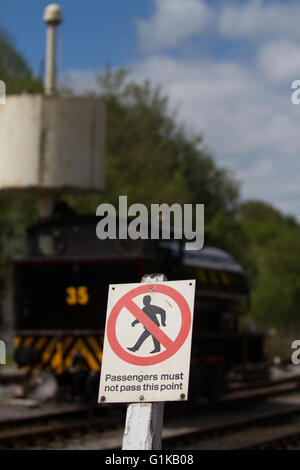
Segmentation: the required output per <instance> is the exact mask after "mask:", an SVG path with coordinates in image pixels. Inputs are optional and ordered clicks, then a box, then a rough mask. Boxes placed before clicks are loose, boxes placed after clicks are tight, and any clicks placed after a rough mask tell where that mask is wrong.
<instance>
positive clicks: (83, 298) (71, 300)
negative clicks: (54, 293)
mask: <svg viewBox="0 0 300 470" xmlns="http://www.w3.org/2000/svg"><path fill="white" fill-rule="evenodd" d="M66 294H67V296H66V302H67V304H68V305H77V304H80V305H86V304H88V303H89V300H90V298H89V291H88V288H87V287H86V286H79V287H73V286H69V287H67V288H66Z"/></svg>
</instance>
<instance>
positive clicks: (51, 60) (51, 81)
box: [44, 3, 62, 96]
mask: <svg viewBox="0 0 300 470" xmlns="http://www.w3.org/2000/svg"><path fill="white" fill-rule="evenodd" d="M44 21H45V23H46V24H47V45H46V73H45V95H46V96H50V95H52V94H53V93H54V91H55V81H56V70H55V49H56V27H57V25H58V24H59V23H61V22H62V14H61V8H60V6H59V5H56V4H55V3H53V4H51V5H48V6H47V7H46V8H45V12H44Z"/></svg>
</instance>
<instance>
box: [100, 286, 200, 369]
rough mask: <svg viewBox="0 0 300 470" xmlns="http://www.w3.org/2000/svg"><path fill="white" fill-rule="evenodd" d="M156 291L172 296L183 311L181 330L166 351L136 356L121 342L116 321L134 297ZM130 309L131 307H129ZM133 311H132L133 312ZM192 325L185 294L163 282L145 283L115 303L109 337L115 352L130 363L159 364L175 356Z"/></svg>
mask: <svg viewBox="0 0 300 470" xmlns="http://www.w3.org/2000/svg"><path fill="white" fill-rule="evenodd" d="M154 292H159V293H161V294H165V295H167V296H169V297H171V299H172V300H174V301H175V302H176V303H177V305H178V307H179V310H180V313H181V320H182V321H181V328H180V331H179V333H178V335H177V337H176V339H175V340H174V341H172V342H171V341H170V343H171V346H170V347H168V348H167V349H166V350H165V351H163V352H161V353H160V354H157V355H155V356H151V357H141V356H134V355H133V354H130V353H129V352H127V351H126V350H125V349H124V348H123V347H122V346H121V345H120V343H119V341H118V339H117V336H116V323H117V319H118V316H119V313H120V312H121V310H122V309H123V308H124V307H125V308H128V307H127V304H128V303H130V302H132V299H134V298H135V297H137V296H138V295H140V294H146V293H148V294H151V293H154ZM138 308H139V307H138ZM129 311H130V309H129ZM131 313H132V312H131ZM190 326H191V311H190V308H189V305H188V303H187V301H186V300H185V298H184V297H183V295H181V294H180V293H179V292H178V291H177V290H175V289H174V288H173V287H170V286H164V285H163V284H144V285H141V286H138V287H136V288H134V289H132V290H131V291H129V292H127V293H126V294H124V295H123V296H122V297H121V298H120V299H119V300H118V302H117V303H116V304H115V306H114V307H113V309H112V310H111V313H110V315H109V318H108V321H107V333H106V334H107V339H108V342H109V344H110V347H111V348H112V350H113V351H114V352H115V354H116V355H117V356H118V357H119V358H120V359H122V360H123V361H125V362H128V363H129V364H134V365H138V366H151V365H154V364H158V363H160V362H163V361H165V360H166V359H169V357H171V356H173V354H175V353H176V352H177V351H178V350H179V349H180V348H181V346H182V345H183V344H184V342H185V340H186V338H187V336H188V334H189V331H190Z"/></svg>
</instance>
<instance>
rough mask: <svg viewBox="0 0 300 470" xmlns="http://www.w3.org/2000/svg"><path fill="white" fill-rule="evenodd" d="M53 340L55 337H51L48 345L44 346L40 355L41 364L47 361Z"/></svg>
mask: <svg viewBox="0 0 300 470" xmlns="http://www.w3.org/2000/svg"><path fill="white" fill-rule="evenodd" d="M55 341H56V338H52V339H51V341H50V342H49V344H48V346H47V347H46V349H45V351H44V352H43V354H42V357H41V362H42V364H43V365H45V364H46V363H47V362H48V361H49V358H50V356H51V352H52V348H53V346H54V343H55Z"/></svg>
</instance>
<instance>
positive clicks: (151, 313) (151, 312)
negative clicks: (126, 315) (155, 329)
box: [127, 295, 166, 354]
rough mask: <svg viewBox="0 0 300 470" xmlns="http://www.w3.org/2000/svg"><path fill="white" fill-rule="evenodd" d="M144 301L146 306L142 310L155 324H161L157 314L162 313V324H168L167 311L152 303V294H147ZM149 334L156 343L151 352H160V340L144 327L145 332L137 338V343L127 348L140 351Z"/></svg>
mask: <svg viewBox="0 0 300 470" xmlns="http://www.w3.org/2000/svg"><path fill="white" fill-rule="evenodd" d="M143 303H144V305H145V307H144V308H143V309H142V310H143V312H144V313H145V314H146V315H147V316H148V317H149V318H150V320H152V321H153V323H155V325H157V326H160V325H159V321H158V319H157V317H156V315H160V317H161V324H162V326H166V311H165V310H164V309H162V308H160V307H157V306H156V305H151V297H150V295H145V297H144V298H143ZM138 323H140V322H139V321H138V320H134V321H133V322H132V323H131V326H135V325H137V324H138ZM148 336H152V339H153V343H154V349H153V351H150V354H154V353H157V352H159V351H160V342H159V341H158V340H157V339H156V338H155V336H153V335H152V334H151V333H150V332H149V331H148V330H147V329H146V328H145V329H144V331H143V333H142V334H141V336H140V337H139V339H138V340H137V342H136V344H135V345H134V346H133V347H132V348H127V349H128V350H129V351H132V352H136V351H138V350H139V349H140V347H141V346H142V344H143V342H144V341H145V340H146V339H147V338H148Z"/></svg>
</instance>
